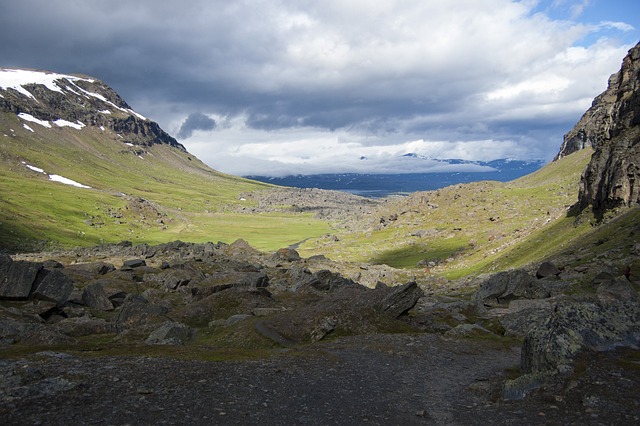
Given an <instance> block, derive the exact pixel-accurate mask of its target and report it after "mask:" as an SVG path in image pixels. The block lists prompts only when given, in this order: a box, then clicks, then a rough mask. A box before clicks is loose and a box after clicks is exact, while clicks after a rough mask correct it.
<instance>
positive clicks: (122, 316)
mask: <svg viewBox="0 0 640 426" xmlns="http://www.w3.org/2000/svg"><path fill="white" fill-rule="evenodd" d="M120 309H121V310H120V313H119V315H118V318H117V320H116V330H117V331H118V332H120V331H122V330H124V329H128V328H132V327H137V326H140V325H145V324H149V323H153V322H160V321H161V320H164V319H165V316H164V315H165V314H166V313H167V312H168V309H167V308H165V307H163V306H159V305H155V304H153V303H150V302H149V301H148V300H147V299H146V298H144V297H143V296H138V295H128V296H127V298H126V299H125V301H124V304H123V305H122V307H121V308H120Z"/></svg>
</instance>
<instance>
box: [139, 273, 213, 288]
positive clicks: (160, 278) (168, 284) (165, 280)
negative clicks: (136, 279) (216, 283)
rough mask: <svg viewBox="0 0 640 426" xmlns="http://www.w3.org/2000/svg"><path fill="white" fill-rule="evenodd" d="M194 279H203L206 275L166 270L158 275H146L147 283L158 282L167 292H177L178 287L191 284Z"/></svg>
mask: <svg viewBox="0 0 640 426" xmlns="http://www.w3.org/2000/svg"><path fill="white" fill-rule="evenodd" d="M194 278H197V279H202V278H204V274H202V272H200V271H191V270H185V269H166V270H164V271H162V272H160V273H158V274H147V275H145V281H155V282H158V283H160V284H162V285H163V286H164V287H165V288H166V289H167V290H176V289H177V288H178V287H182V286H184V285H187V284H189V283H190V282H191V281H192V280H193V279H194Z"/></svg>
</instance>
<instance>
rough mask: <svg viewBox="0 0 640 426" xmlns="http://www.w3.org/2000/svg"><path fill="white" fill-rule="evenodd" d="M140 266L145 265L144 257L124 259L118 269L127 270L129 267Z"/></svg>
mask: <svg viewBox="0 0 640 426" xmlns="http://www.w3.org/2000/svg"><path fill="white" fill-rule="evenodd" d="M141 266H147V262H146V261H145V260H144V259H130V260H125V261H124V263H123V264H122V268H120V270H122V271H128V270H131V269H135V268H139V267H141Z"/></svg>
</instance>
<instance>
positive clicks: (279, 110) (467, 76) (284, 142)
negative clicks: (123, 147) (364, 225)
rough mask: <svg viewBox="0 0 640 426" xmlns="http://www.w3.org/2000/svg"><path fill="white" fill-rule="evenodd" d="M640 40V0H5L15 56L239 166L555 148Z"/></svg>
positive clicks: (218, 163) (2, 52)
mask: <svg viewBox="0 0 640 426" xmlns="http://www.w3.org/2000/svg"><path fill="white" fill-rule="evenodd" d="M638 41H640V4H639V3H638V1H637V0H546V1H542V0H541V1H536V0H521V1H510V0H446V1H445V0H378V1H375V0H322V1H317V0H224V1H222V0H219V1H217V0H186V1H185V0H163V1H155V0H135V1H125V0H102V1H100V0H95V1H91V0H85V1H83V0H40V1H38V0H20V1H2V2H1V3H0V66H3V67H29V68H39V69H46V70H52V71H57V72H63V73H84V74H89V75H91V76H93V77H96V78H98V79H100V80H103V81H104V82H106V83H107V84H109V85H110V86H111V87H113V88H114V89H115V90H116V91H118V93H120V95H121V96H122V97H123V98H124V99H125V100H126V101H127V102H128V103H129V104H130V105H131V106H132V107H133V108H134V109H135V110H136V111H138V112H139V113H141V114H143V115H144V116H146V117H149V118H151V119H153V120H154V121H157V122H158V123H159V124H160V125H161V126H162V127H163V128H164V129H165V130H166V131H168V132H169V133H171V134H172V135H173V136H175V137H176V138H177V139H178V140H179V141H180V142H182V143H183V144H184V145H185V146H186V147H187V149H188V150H189V151H190V152H192V153H194V154H195V155H197V156H198V157H199V158H200V159H202V160H203V161H205V162H206V163H208V164H209V165H210V166H212V167H213V168H215V169H218V170H221V171H224V172H228V173H233V174H238V175H248V174H262V175H274V176H277V175H285V174H312V173H331V172H336V173H342V172H399V171H404V172H408V171H415V172H424V171H428V170H429V167H430V166H429V164H430V163H429V162H428V161H422V162H420V161H413V162H404V160H400V161H398V156H401V155H402V154H405V153H408V152H413V153H417V154H421V155H424V156H428V157H434V158H462V159H469V160H492V159H497V158H517V159H544V160H549V159H551V158H552V157H553V156H554V155H555V154H556V153H557V151H558V148H559V147H560V144H561V142H562V135H563V134H564V133H566V132H567V131H568V130H569V129H570V128H571V127H572V126H573V124H574V123H575V122H576V121H577V120H578V118H579V117H580V116H581V115H582V113H583V112H584V111H585V110H586V109H587V108H588V107H589V106H590V104H591V101H592V100H593V98H594V97H595V96H596V95H598V94H599V93H600V92H602V91H603V90H604V89H605V88H606V84H607V79H608V77H609V75H610V74H612V73H614V72H616V71H617V70H618V69H619V68H620V63H621V61H622V58H623V57H624V56H625V54H626V53H627V51H628V49H630V48H631V47H632V46H633V45H635V44H636V43H637V42H638Z"/></svg>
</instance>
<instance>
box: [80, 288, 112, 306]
mask: <svg viewBox="0 0 640 426" xmlns="http://www.w3.org/2000/svg"><path fill="white" fill-rule="evenodd" d="M81 301H82V304H83V305H85V306H87V307H89V308H92V309H98V310H100V311H111V310H113V303H112V302H111V300H110V299H109V296H108V295H107V292H106V291H105V289H104V287H103V286H102V284H100V283H92V284H89V285H88V286H87V287H86V288H85V289H84V291H83V292H82V298H81Z"/></svg>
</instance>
